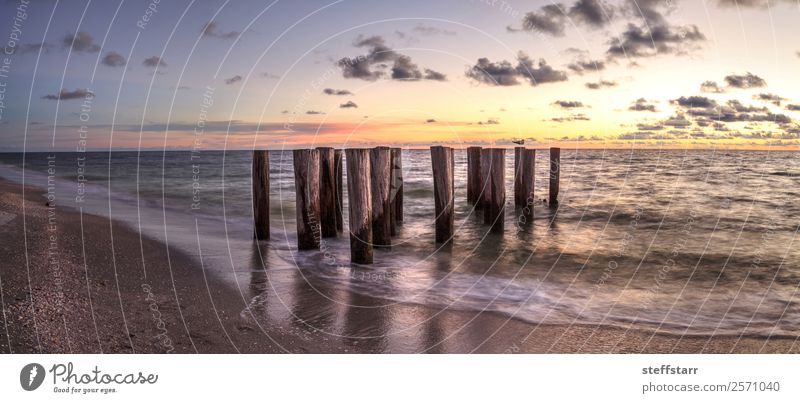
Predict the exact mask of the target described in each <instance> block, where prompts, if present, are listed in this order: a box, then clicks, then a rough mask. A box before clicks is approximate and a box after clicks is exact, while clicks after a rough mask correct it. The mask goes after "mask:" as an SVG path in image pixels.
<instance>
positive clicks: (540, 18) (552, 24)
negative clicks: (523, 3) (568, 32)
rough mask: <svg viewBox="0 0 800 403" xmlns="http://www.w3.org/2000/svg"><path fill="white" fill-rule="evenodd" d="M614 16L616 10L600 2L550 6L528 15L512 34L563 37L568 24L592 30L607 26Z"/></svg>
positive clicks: (583, 1) (589, 0)
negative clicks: (524, 32)
mask: <svg viewBox="0 0 800 403" xmlns="http://www.w3.org/2000/svg"><path fill="white" fill-rule="evenodd" d="M613 16H614V9H613V7H610V6H608V5H606V4H604V3H603V2H601V1H599V0H579V1H577V2H575V3H573V4H572V6H569V7H567V6H566V5H564V4H548V5H546V6H543V7H542V8H540V9H539V10H538V11H531V12H529V13H526V14H525V16H524V17H523V18H522V27H521V28H518V29H517V28H511V27H509V28H508V30H509V31H512V32H518V31H527V32H541V33H543V34H547V35H551V36H563V35H564V29H565V28H566V26H567V24H568V23H571V24H576V25H585V26H588V27H591V28H602V27H604V26H606V25H607V24H608V23H609V22H610V21H611V20H612V19H613Z"/></svg>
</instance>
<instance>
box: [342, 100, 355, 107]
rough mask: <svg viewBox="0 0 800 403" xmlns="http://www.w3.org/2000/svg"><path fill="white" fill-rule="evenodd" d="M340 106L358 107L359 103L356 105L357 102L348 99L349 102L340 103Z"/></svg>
mask: <svg viewBox="0 0 800 403" xmlns="http://www.w3.org/2000/svg"><path fill="white" fill-rule="evenodd" d="M339 107H340V108H358V105H356V103H355V102H353V101H347V102H345V103H343V104H340V105H339Z"/></svg>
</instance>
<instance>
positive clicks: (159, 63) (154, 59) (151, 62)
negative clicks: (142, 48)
mask: <svg viewBox="0 0 800 403" xmlns="http://www.w3.org/2000/svg"><path fill="white" fill-rule="evenodd" d="M142 65H143V66H145V67H167V62H165V61H164V59H162V58H160V57H158V56H150V57H148V58H147V59H144V61H142Z"/></svg>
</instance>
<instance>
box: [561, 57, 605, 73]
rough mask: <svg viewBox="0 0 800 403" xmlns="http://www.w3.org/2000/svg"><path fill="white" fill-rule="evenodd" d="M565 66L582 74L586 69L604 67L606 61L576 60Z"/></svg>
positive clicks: (591, 69) (597, 69) (600, 68)
mask: <svg viewBox="0 0 800 403" xmlns="http://www.w3.org/2000/svg"><path fill="white" fill-rule="evenodd" d="M567 68H568V69H570V70H572V71H574V72H576V73H578V74H583V73H584V72H586V71H601V70H605V69H606V62H604V61H602V60H576V61H574V62H572V63H570V64H568V65H567Z"/></svg>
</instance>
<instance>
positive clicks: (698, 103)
mask: <svg viewBox="0 0 800 403" xmlns="http://www.w3.org/2000/svg"><path fill="white" fill-rule="evenodd" d="M672 102H673V103H675V104H677V105H680V106H683V107H685V108H713V107H715V106H717V101H714V100H713V99H710V98H707V97H701V96H690V97H680V98H678V99H676V100H673V101H672Z"/></svg>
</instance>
